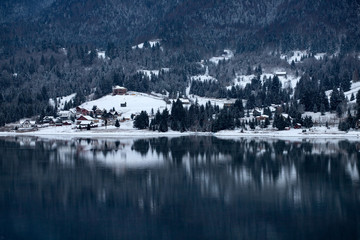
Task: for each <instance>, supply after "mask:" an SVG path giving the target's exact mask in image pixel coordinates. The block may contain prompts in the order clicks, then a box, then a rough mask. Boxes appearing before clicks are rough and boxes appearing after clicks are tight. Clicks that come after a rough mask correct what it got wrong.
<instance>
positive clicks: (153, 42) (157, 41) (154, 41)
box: [132, 39, 161, 49]
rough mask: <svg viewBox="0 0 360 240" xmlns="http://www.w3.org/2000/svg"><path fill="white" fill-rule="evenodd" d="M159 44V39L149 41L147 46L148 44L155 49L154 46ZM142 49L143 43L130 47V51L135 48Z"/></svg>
mask: <svg viewBox="0 0 360 240" xmlns="http://www.w3.org/2000/svg"><path fill="white" fill-rule="evenodd" d="M160 42H161V40H160V39H154V40H150V41H149V44H150V47H155V46H156V44H160ZM143 47H144V43H140V44H138V45H135V46H132V49H136V48H140V49H142V48H143Z"/></svg>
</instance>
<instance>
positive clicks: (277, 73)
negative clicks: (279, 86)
mask: <svg viewBox="0 0 360 240" xmlns="http://www.w3.org/2000/svg"><path fill="white" fill-rule="evenodd" d="M275 75H286V72H275Z"/></svg>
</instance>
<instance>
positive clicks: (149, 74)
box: [138, 70, 160, 80]
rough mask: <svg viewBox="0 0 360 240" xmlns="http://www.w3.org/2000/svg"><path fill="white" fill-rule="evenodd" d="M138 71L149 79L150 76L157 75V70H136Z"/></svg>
mask: <svg viewBox="0 0 360 240" xmlns="http://www.w3.org/2000/svg"><path fill="white" fill-rule="evenodd" d="M138 72H139V73H142V74H144V75H145V76H147V77H148V78H149V79H150V80H151V76H152V75H154V76H159V72H160V71H159V70H138Z"/></svg>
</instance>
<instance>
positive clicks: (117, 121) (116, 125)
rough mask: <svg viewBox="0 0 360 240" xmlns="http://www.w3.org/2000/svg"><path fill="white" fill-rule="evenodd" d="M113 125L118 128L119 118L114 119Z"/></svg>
mask: <svg viewBox="0 0 360 240" xmlns="http://www.w3.org/2000/svg"><path fill="white" fill-rule="evenodd" d="M115 127H117V128H119V127H120V122H119V120H118V119H116V121H115Z"/></svg>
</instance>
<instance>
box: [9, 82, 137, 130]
mask: <svg viewBox="0 0 360 240" xmlns="http://www.w3.org/2000/svg"><path fill="white" fill-rule="evenodd" d="M112 94H113V95H125V94H127V89H126V88H124V87H120V86H115V87H113V92H112ZM119 105H120V107H126V106H127V104H126V102H121V103H119ZM121 115H122V114H121V112H117V111H115V108H113V109H111V110H109V111H107V110H106V109H99V108H98V107H97V106H93V108H92V109H91V110H88V109H86V108H82V107H80V106H78V107H76V108H73V109H70V110H67V111H65V110H60V111H58V112H57V116H56V117H54V116H44V117H40V116H38V117H36V118H34V119H22V120H20V121H19V122H18V123H15V124H11V126H10V125H8V126H10V127H12V128H14V129H16V130H21V129H22V130H36V129H38V128H44V127H49V126H66V125H74V128H78V129H88V128H95V127H99V126H110V125H115V123H116V120H118V121H119V122H124V121H127V120H130V119H128V118H124V117H122V116H121Z"/></svg>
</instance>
